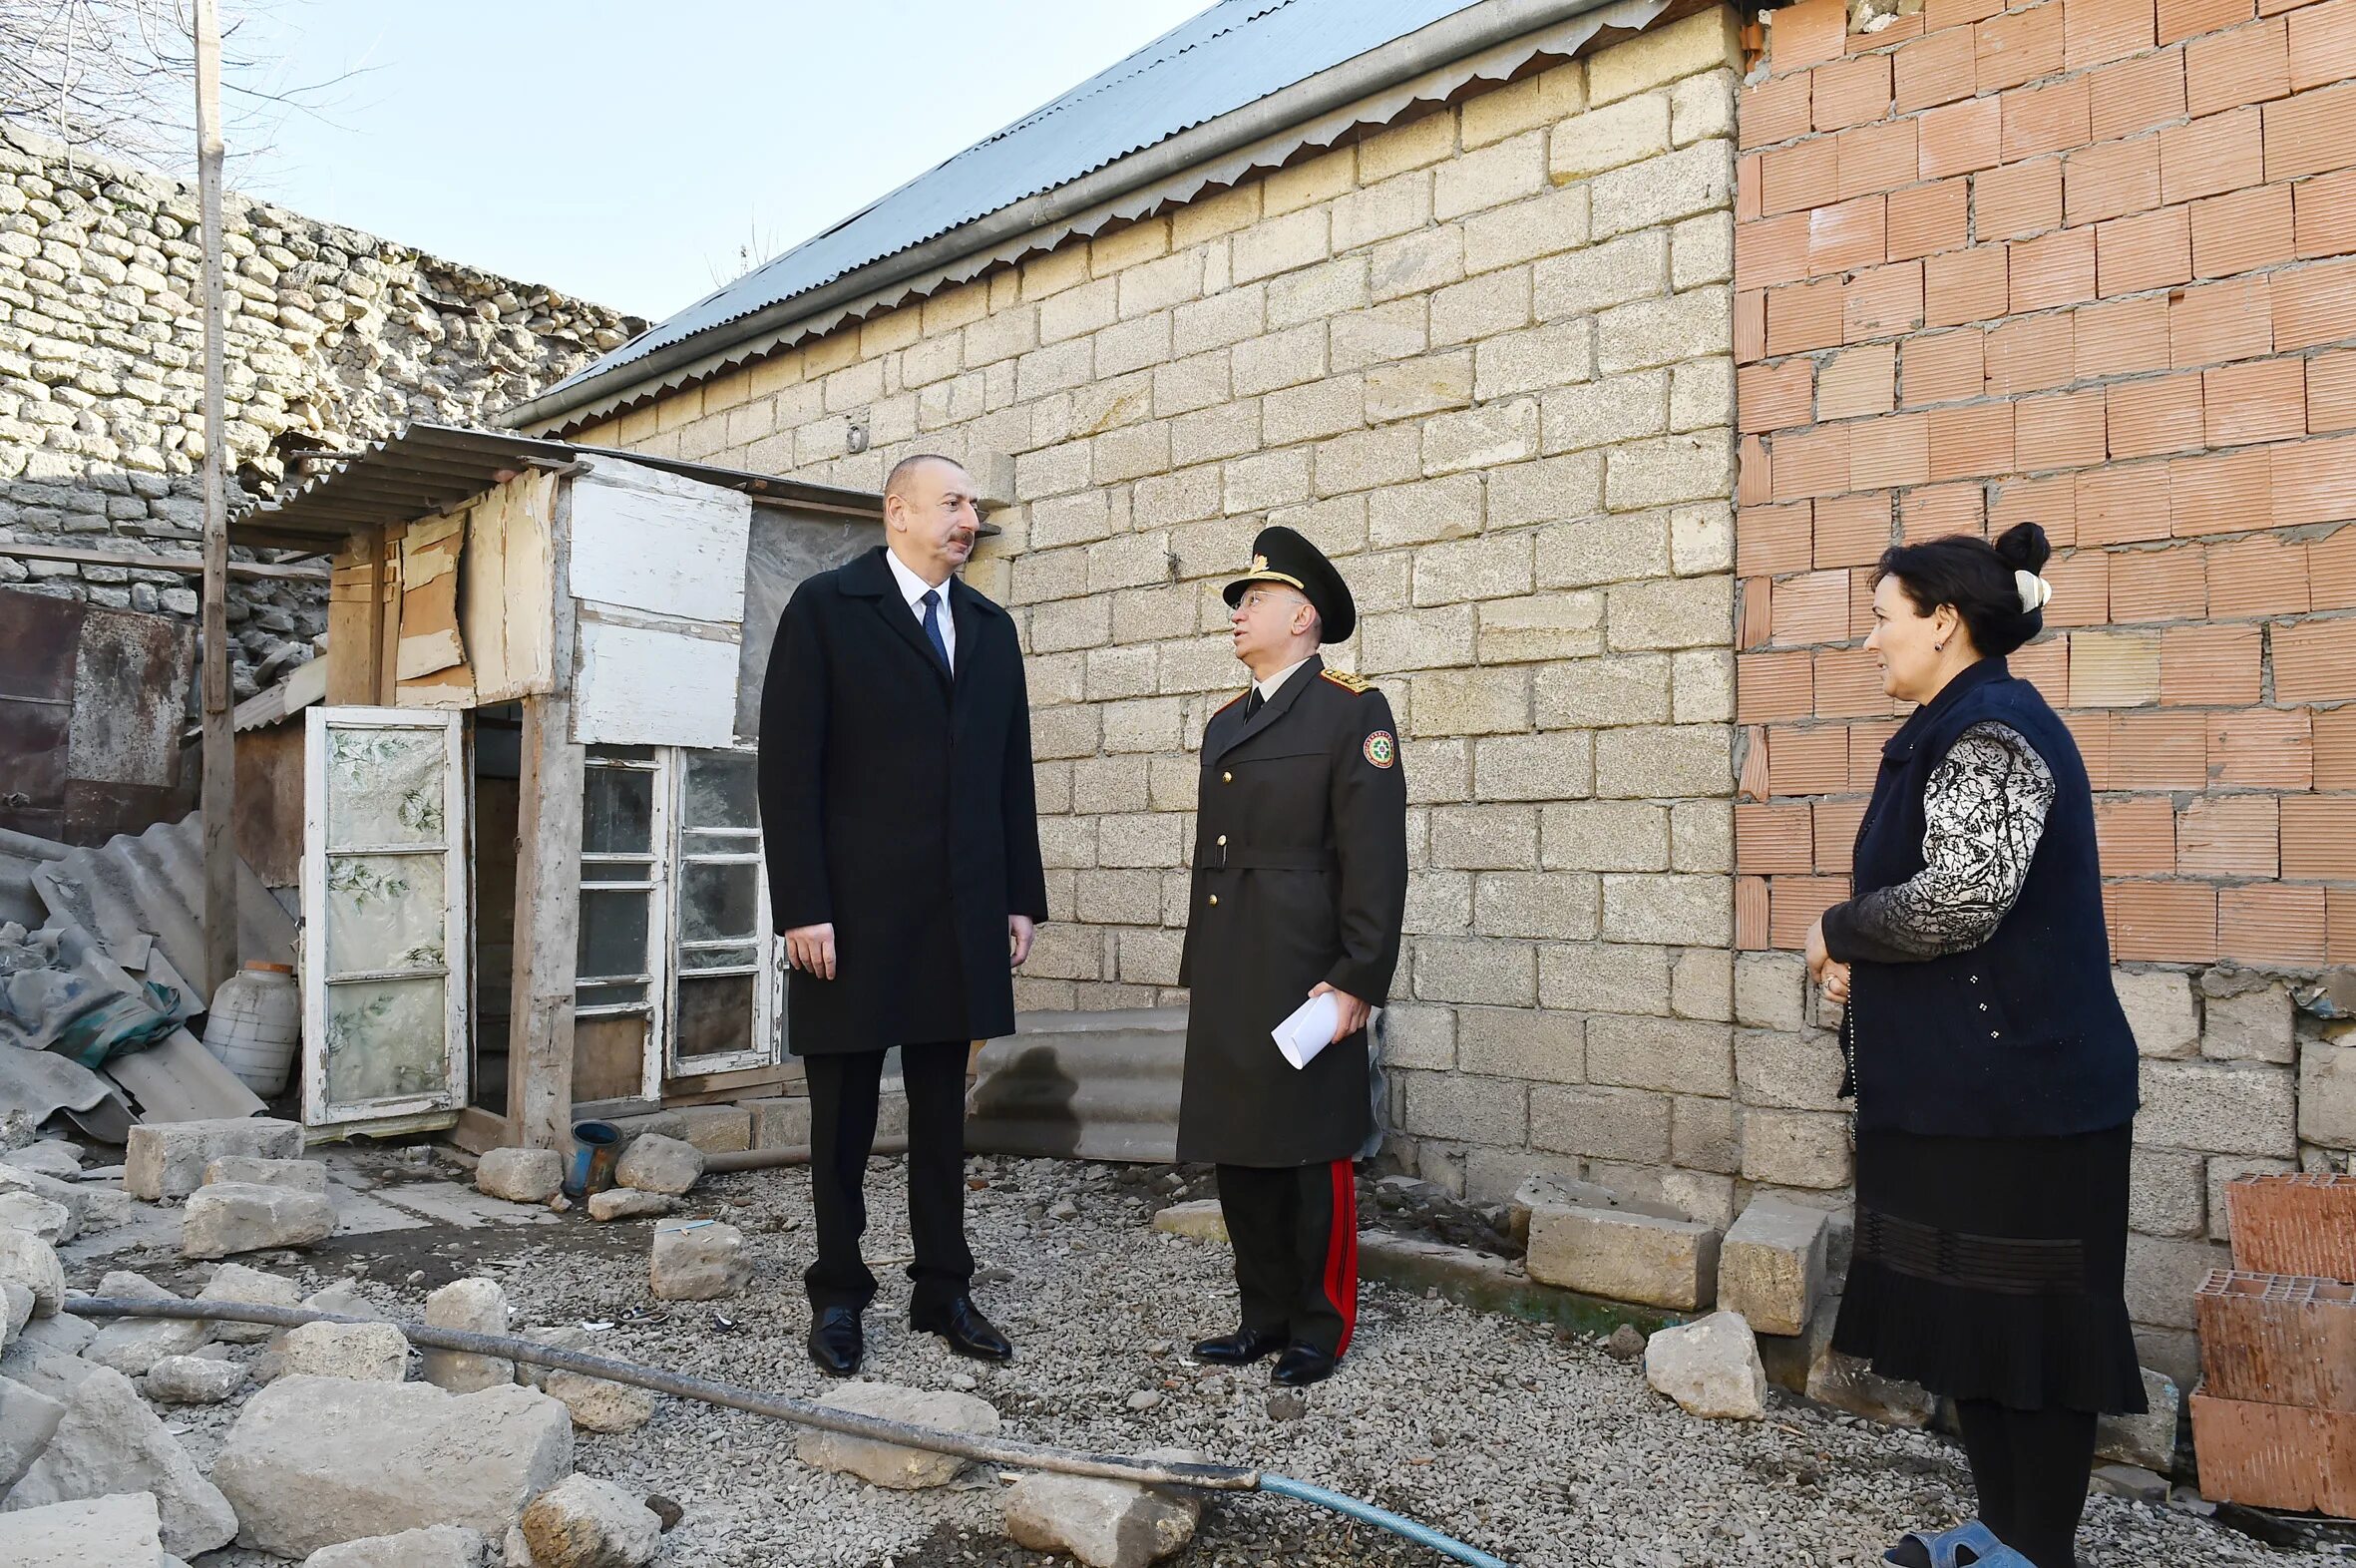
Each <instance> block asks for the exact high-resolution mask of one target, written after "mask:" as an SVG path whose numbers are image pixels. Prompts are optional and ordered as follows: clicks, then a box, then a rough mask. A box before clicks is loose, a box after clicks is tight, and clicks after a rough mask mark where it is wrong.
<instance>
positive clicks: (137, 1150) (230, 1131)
mask: <svg viewBox="0 0 2356 1568" xmlns="http://www.w3.org/2000/svg"><path fill="white" fill-rule="evenodd" d="M301 1153H302V1127H301V1125H300V1124H299V1123H296V1122H291V1121H275V1120H272V1119H271V1118H269V1117H267V1116H247V1117H231V1118H224V1119H222V1120H218V1121H144V1122H140V1123H138V1124H137V1125H135V1126H133V1128H132V1129H131V1137H130V1139H129V1141H128V1142H127V1143H126V1144H125V1146H124V1150H123V1190H124V1191H125V1192H128V1193H130V1194H131V1195H132V1196H133V1197H135V1198H145V1199H147V1200H148V1201H149V1202H151V1203H154V1202H158V1201H160V1200H162V1199H165V1198H185V1197H187V1196H188V1195H189V1194H190V1193H192V1192H195V1191H196V1189H197V1188H199V1187H201V1186H203V1185H204V1167H205V1166H207V1165H209V1164H211V1163H212V1162H213V1161H214V1160H217V1159H219V1158H220V1157H221V1156H223V1155H227V1154H244V1155H251V1156H253V1157H254V1158H257V1159H265V1160H291V1159H295V1158H297V1157H299V1156H300V1155H301Z"/></svg>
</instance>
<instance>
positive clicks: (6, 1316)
mask: <svg viewBox="0 0 2356 1568" xmlns="http://www.w3.org/2000/svg"><path fill="white" fill-rule="evenodd" d="M32 1321H33V1293H32V1292H31V1291H29V1290H27V1289H26V1288H25V1287H24V1286H22V1285H19V1284H18V1283H17V1282H16V1281H14V1280H0V1351H6V1350H7V1349H8V1348H9V1347H10V1346H11V1345H14V1344H15V1343H16V1337H17V1336H18V1335H20V1334H22V1333H24V1331H25V1325H26V1324H28V1323H31V1322H32Z"/></svg>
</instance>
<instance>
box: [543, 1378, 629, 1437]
mask: <svg viewBox="0 0 2356 1568" xmlns="http://www.w3.org/2000/svg"><path fill="white" fill-rule="evenodd" d="M541 1386H542V1387H543V1388H544V1389H546V1390H547V1391H548V1395H549V1397H550V1398H552V1399H561V1400H563V1401H564V1404H565V1408H566V1409H568V1410H571V1411H572V1412H573V1424H574V1425H576V1426H579V1427H581V1428H582V1429H583V1430H585V1431H592V1432H634V1431H636V1430H637V1429H638V1428H639V1427H641V1426H643V1425H645V1424H646V1423H647V1422H648V1421H650V1420H652V1419H654V1395H653V1393H652V1391H650V1390H648V1389H645V1388H639V1387H633V1386H632V1385H630V1384H629V1383H625V1382H607V1381H606V1380H605V1379H604V1378H602V1377H591V1376H589V1375H588V1374H587V1373H584V1372H567V1371H565V1370H564V1369H563V1368H561V1367H557V1368H551V1369H549V1371H548V1372H547V1375H546V1376H545V1377H544V1378H543V1379H542V1382H541Z"/></svg>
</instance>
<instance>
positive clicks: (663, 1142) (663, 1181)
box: [613, 1132, 703, 1198]
mask: <svg viewBox="0 0 2356 1568" xmlns="http://www.w3.org/2000/svg"><path fill="white" fill-rule="evenodd" d="M702 1176H703V1151H702V1150H701V1149H699V1148H697V1147H696V1146H695V1145H694V1144H692V1143H689V1142H687V1141H686V1140H685V1139H683V1138H666V1137H664V1136H663V1135H662V1134H661V1133H659V1132H649V1133H646V1134H644V1135H642V1136H641V1137H639V1138H637V1139H635V1140H633V1141H632V1142H631V1144H630V1146H629V1147H628V1148H627V1149H625V1150H623V1151H622V1155H621V1163H620V1164H618V1165H616V1166H614V1168H613V1179H614V1180H615V1181H617V1182H619V1183H620V1184H621V1185H622V1186H624V1187H635V1188H636V1189H637V1190H638V1191H640V1192H660V1193H668V1194H669V1195H670V1196H672V1197H674V1198H675V1197H677V1196H678V1195H679V1194H680V1193H683V1192H685V1191H686V1190H687V1189H688V1188H690V1187H692V1186H694V1185H695V1184H696V1182H697V1181H699V1180H701V1179H702Z"/></svg>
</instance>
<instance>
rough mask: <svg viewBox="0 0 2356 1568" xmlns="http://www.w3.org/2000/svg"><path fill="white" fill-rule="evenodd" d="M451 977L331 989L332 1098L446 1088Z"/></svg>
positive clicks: (342, 1100)
mask: <svg viewBox="0 0 2356 1568" xmlns="http://www.w3.org/2000/svg"><path fill="white" fill-rule="evenodd" d="M447 983H448V982H447V981H446V980H442V979H440V978H438V977H437V978H436V979H433V980H359V981H355V982H353V983H351V984H344V985H329V986H328V987H327V1100H328V1103H330V1104H333V1105H351V1104H357V1103H359V1102H362V1101H366V1100H384V1099H396V1098H406V1097H408V1096H409V1095H412V1094H433V1093H438V1092H440V1091H441V1090H442V1089H443V1088H444V1087H445V1086H446V1080H447V1078H448V1076H449V1072H448V1068H449V1058H448V1057H447V1056H446V1055H445V1054H444V1051H443V1036H444V1031H445V1030H446V1028H447V1027H448V1019H447V1018H446V1017H445V1015H444V998H445V995H446V992H445V990H444V986H445V985H446V984H447Z"/></svg>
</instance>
